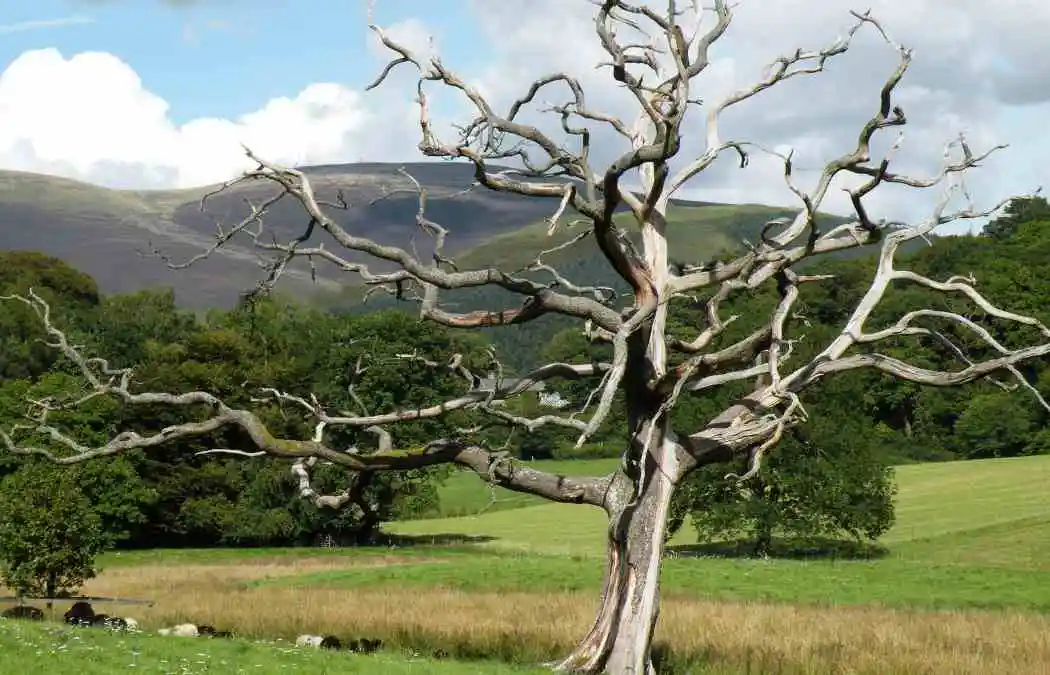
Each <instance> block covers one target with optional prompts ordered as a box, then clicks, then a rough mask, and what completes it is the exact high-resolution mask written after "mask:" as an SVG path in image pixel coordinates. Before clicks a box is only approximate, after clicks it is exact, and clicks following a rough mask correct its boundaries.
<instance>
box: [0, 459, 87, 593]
mask: <svg viewBox="0 0 1050 675" xmlns="http://www.w3.org/2000/svg"><path fill="white" fill-rule="evenodd" d="M106 543H107V537H106V535H105V533H104V532H103V530H102V524H101V521H100V518H99V516H98V514H97V513H96V512H95V511H94V510H93V509H92V508H91V502H90V501H89V500H88V499H87V497H85V496H84V494H83V492H82V491H81V488H80V485H79V484H78V480H77V474H76V473H75V472H69V471H62V470H61V468H60V467H55V466H51V465H48V464H46V463H42V462H27V463H25V464H24V465H23V466H21V467H20V468H19V469H18V471H15V472H14V473H13V474H10V475H8V476H6V477H5V478H4V479H3V481H0V561H2V567H0V575H2V577H3V581H4V584H5V585H6V586H7V587H9V588H12V589H15V590H16V592H17V593H18V594H19V595H25V596H33V595H35V596H44V597H48V598H54V597H58V596H61V595H67V594H71V593H73V592H75V591H76V590H77V589H79V588H80V587H81V586H82V585H83V583H84V582H85V581H86V580H88V579H91V578H93V577H94V576H95V574H96V572H97V569H96V567H95V558H96V557H97V556H98V554H99V553H101V552H102V551H103V550H104V549H105V547H106Z"/></svg>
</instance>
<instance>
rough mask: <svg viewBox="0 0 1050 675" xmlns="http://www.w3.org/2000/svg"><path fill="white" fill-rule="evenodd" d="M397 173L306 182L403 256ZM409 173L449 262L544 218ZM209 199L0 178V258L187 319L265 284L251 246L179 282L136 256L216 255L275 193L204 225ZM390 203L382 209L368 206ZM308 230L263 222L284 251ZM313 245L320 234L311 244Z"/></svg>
mask: <svg viewBox="0 0 1050 675" xmlns="http://www.w3.org/2000/svg"><path fill="white" fill-rule="evenodd" d="M400 166H402V165H396V164H350V165H336V166H319V167H310V168H307V169H305V171H306V172H307V173H308V174H309V175H311V178H312V180H313V183H314V186H315V189H316V192H317V194H318V197H319V198H321V199H325V200H334V198H335V196H336V194H337V192H339V191H342V192H343V194H344V197H345V199H346V201H347V202H349V203H350V205H351V208H350V209H349V210H346V211H335V212H334V213H333V217H335V218H336V219H337V220H338V221H339V222H340V224H341V225H343V226H345V227H347V228H348V229H349V230H350V231H352V232H355V233H359V234H362V235H364V236H367V237H370V238H373V239H376V240H377V241H380V242H381V243H390V244H400V245H404V246H408V245H410V244H411V242H412V240H413V239H414V238H417V239H418V238H420V235H419V233H418V229H417V227H416V225H415V219H414V218H415V213H416V209H417V198H416V195H415V194H414V193H413V192H412V191H411V183H410V182H409V181H408V180H407V179H406V178H404V177H403V176H401V175H398V174H397V170H398V168H399V167H400ZM404 166H405V168H406V169H407V170H409V171H410V172H411V173H412V175H413V176H415V177H416V178H417V179H418V180H419V181H420V182H421V183H422V184H423V185H425V186H426V187H427V189H428V193H429V205H428V216H429V217H430V218H432V219H434V220H437V221H439V222H444V223H449V224H452V223H454V224H455V226H454V227H451V229H452V230H453V232H452V235H451V236H450V237H449V241H448V250H449V252H451V253H456V252H458V251H461V250H463V249H466V248H469V247H471V246H474V245H477V244H479V243H481V242H483V241H485V240H486V239H487V238H489V237H491V236H493V235H497V234H500V233H503V232H508V231H512V230H514V229H517V228H519V227H522V226H524V225H527V224H529V223H533V222H535V221H537V220H539V219H540V218H542V217H543V216H545V215H547V214H548V213H549V208H550V206H551V205H550V204H549V203H547V202H538V201H537V200H530V199H523V198H521V197H517V196H514V195H501V194H495V193H491V192H488V191H484V190H473V191H470V192H468V193H466V194H463V190H464V188H466V187H468V186H469V185H470V184H471V181H472V178H473V176H472V173H471V171H470V169H469V168H468V167H466V166H463V165H459V164H449V163H440V164H439V163H420V164H409V165H404ZM214 188H215V186H204V187H200V188H193V189H186V190H156V191H130V190H111V189H107V188H102V187H97V186H93V185H88V184H85V183H81V182H78V181H73V180H68V179H64V178H57V177H54V176H44V175H40V174H32V173H24V172H16V171H0V250H35V251H40V252H42V253H46V254H49V255H54V256H56V257H58V258H61V259H62V260H64V261H66V262H67V263H69V264H70V265H72V266H73V267H75V268H77V269H79V270H82V271H84V272H86V273H88V274H90V275H91V276H92V277H94V278H95V279H96V281H98V283H99V287H100V289H101V290H102V291H103V292H104V293H120V292H127V291H134V290H138V289H141V288H143V287H147V286H156V285H163V286H171V287H173V288H174V289H175V292H176V298H177V300H178V302H179V304H180V305H182V306H184V307H191V308H206V307H215V306H220V307H221V306H230V305H231V304H233V303H234V302H235V301H236V299H237V297H238V295H239V294H240V293H241V292H243V291H244V290H247V289H250V288H251V287H252V286H253V285H254V284H255V283H256V282H258V281H259V280H260V279H261V278H262V275H263V272H262V270H261V269H260V268H259V264H258V263H259V258H258V257H257V256H256V254H255V252H253V251H252V249H251V244H250V241H248V240H247V238H242V239H241V240H240V243H239V244H238V245H235V246H229V247H227V248H224V249H223V250H220V251H218V252H216V254H215V255H214V257H213V258H212V259H210V260H203V261H200V262H198V263H197V264H195V265H194V266H193V267H191V268H189V269H186V270H180V271H174V270H170V269H168V268H167V267H166V266H165V265H164V264H163V262H161V261H160V260H158V259H156V258H153V257H145V256H143V255H142V254H141V253H140V252H139V251H148V250H149V249H150V246H151V243H152V245H154V246H156V247H157V248H159V249H160V250H161V251H162V252H163V253H165V254H166V255H168V256H170V257H171V258H172V259H173V260H174V261H176V262H178V261H182V260H185V259H187V258H189V257H191V256H193V255H195V254H198V253H200V252H202V251H204V250H206V248H207V247H208V246H210V245H211V243H212V242H213V237H214V235H215V232H216V224H219V223H221V224H222V225H223V226H224V227H229V226H231V225H233V224H235V223H236V222H238V221H239V220H240V219H242V218H244V217H246V216H247V215H248V213H249V212H250V211H249V206H248V205H247V204H246V203H245V200H250V201H252V202H253V203H256V204H257V203H259V202H261V201H262V200H264V199H266V198H267V197H270V196H272V195H273V194H275V192H276V188H275V186H274V185H272V184H269V183H263V182H256V183H249V184H244V185H238V186H236V187H234V188H232V189H230V190H228V191H227V192H224V193H222V194H219V195H217V196H215V197H213V198H211V199H209V200H208V203H207V207H208V208H207V211H206V212H203V213H202V212H201V211H200V208H199V206H200V199H201V197H202V196H203V195H204V194H206V193H207V192H209V191H211V190H213V189H214ZM391 191H393V194H391V195H390V196H388V197H387V198H385V199H383V200H381V201H379V202H378V203H375V204H370V202H373V200H376V199H377V198H379V197H381V196H383V195H384V194H386V193H388V192H391ZM305 224H306V222H305V219H304V218H303V214H302V212H301V210H299V209H298V208H296V206H295V204H294V203H293V201H292V200H290V199H289V200H287V202H286V203H282V204H279V205H278V206H276V207H274V208H273V209H271V211H270V213H269V214H268V215H267V218H266V227H267V230H268V231H270V232H273V233H275V234H276V235H277V236H278V238H279V239H288V238H290V237H291V236H295V235H296V234H298V233H300V232H302V230H303V229H304V227H305ZM320 240H321V236H320V235H317V234H315V235H314V237H313V238H312V239H311V241H314V242H316V241H320ZM235 241H236V240H235ZM421 245H424V244H422V243H421ZM336 279H338V281H336ZM344 283H346V279H345V277H339V276H338V274H337V273H336V272H335V271H334V270H332V269H331V268H329V267H326V266H324V265H319V266H318V283H317V284H313V283H312V282H311V281H310V275H309V272H308V270H307V268H306V267H305V265H304V264H300V265H298V266H296V267H294V268H293V269H291V270H290V273H289V274H287V275H286V277H285V279H284V280H283V282H282V284H280V285H279V288H281V289H282V290H285V291H288V292H291V293H293V294H296V295H300V296H303V295H312V294H314V293H317V292H319V291H323V290H327V291H336V290H338V289H339V288H340V286H341V285H342V284H344Z"/></svg>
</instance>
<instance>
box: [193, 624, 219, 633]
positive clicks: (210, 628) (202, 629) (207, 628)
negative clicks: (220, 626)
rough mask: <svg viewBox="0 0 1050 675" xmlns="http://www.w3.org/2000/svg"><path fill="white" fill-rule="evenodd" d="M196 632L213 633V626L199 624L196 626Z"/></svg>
mask: <svg viewBox="0 0 1050 675" xmlns="http://www.w3.org/2000/svg"><path fill="white" fill-rule="evenodd" d="M197 634H198V635H215V626H209V625H207V624H202V625H199V626H197Z"/></svg>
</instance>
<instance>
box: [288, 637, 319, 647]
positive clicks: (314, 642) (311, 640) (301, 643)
mask: <svg viewBox="0 0 1050 675" xmlns="http://www.w3.org/2000/svg"><path fill="white" fill-rule="evenodd" d="M323 641H324V638H323V637H321V636H320V635H300V636H299V637H297V638H296V639H295V646H296V647H320V646H321V642H323Z"/></svg>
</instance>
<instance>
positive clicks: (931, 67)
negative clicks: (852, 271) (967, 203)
mask: <svg viewBox="0 0 1050 675" xmlns="http://www.w3.org/2000/svg"><path fill="white" fill-rule="evenodd" d="M651 4H652V6H653V7H654V8H655V9H659V6H662V3H651ZM853 4H854V3H852V0H826V1H825V2H820V3H813V2H811V1H808V0H775V1H773V0H770V1H767V2H754V1H745V2H742V3H736V6H735V10H734V14H735V17H734V21H733V25H732V26H731V27H730V29H729V31H728V32H727V33H726V35H725V36H724V38H723V39H722V40H720V41H719V42H718V43H717V44H716V45H715V47H714V49H713V50H712V63H711V65H710V67H709V68H708V70H707V71H706V72H705V73H704V74H703V75H702V76H701V78H700V79H699V82H698V95H699V97H700V98H702V99H703V100H705V101H707V102H714V101H717V100H718V99H720V98H721V97H723V96H724V95H725V94H726V93H728V92H730V91H734V90H736V89H738V88H741V87H744V86H747V85H749V84H751V83H753V82H755V81H757V80H758V79H759V78H760V77H761V75H762V72H763V67H764V66H765V65H766V64H768V63H770V62H771V61H772V60H773V59H774V58H776V57H777V56H780V55H785V54H790V53H792V52H793V51H794V50H795V49H796V48H798V47H802V48H804V49H807V50H816V49H819V48H821V47H825V46H828V45H830V44H831V43H833V42H834V41H835V39H836V37H839V36H842V35H844V34H845V31H846V30H847V29H848V28H849V26H850V25H852V23H853V22H854V21H855V20H854V18H853V17H852V16H850V14H849V10H850V9H853V8H854V7H853ZM869 5H870V6H871V8H872V14H873V15H874V16H876V17H878V18H879V19H880V20H881V21H882V22H883V23H884V25H885V26H886V28H887V29H888V31H889V32H890V34H891V36H892V37H893V38H894V39H895V40H896V41H898V42H900V43H902V44H903V45H905V46H906V47H910V48H913V49H914V53H915V60H914V61H913V63H912V67H911V68H910V70H909V72H908V75H907V76H906V78H905V80H904V82H903V83H902V85H901V86H899V87H898V89H897V97H896V101H897V102H898V103H900V104H901V105H902V106H903V107H904V109H905V112H906V114H907V115H908V118H909V124H908V126H907V127H906V130H905V142H904V145H903V148H902V150H901V151H900V153H898V155H897V156H896V165H895V166H896V168H897V169H898V170H906V171H908V172H910V173H917V174H920V175H928V174H930V173H932V172H934V171H936V170H937V168H938V164H939V162H940V160H941V155H942V150H943V144H944V143H945V142H946V141H948V140H949V139H951V138H953V137H954V136H955V135H956V134H957V133H959V132H964V133H965V134H966V135H967V138H968V139H969V140H970V142H971V144H972V146H973V147H974V148H975V149H981V148H988V147H990V146H992V145H996V144H999V143H1010V144H1012V145H1013V147H1012V148H1010V149H1009V150H1008V153H1006V154H1003V155H1000V156H998V157H997V158H994V159H991V160H989V162H988V163H987V168H985V169H983V170H980V171H977V172H975V173H973V174H972V177H971V178H970V179H969V180H970V186H971V187H972V188H974V189H973V192H974V193H975V195H977V196H979V197H982V198H983V199H982V200H981V202H982V203H984V204H991V203H994V202H995V201H997V200H998V199H1000V198H1002V197H1005V196H1008V195H1010V194H1016V193H1018V192H1020V191H1023V190H1029V189H1031V188H1033V187H1035V184H1036V182H1037V181H1034V180H1033V178H1032V173H1033V172H1032V167H1033V166H1037V164H1036V161H1035V159H1036V154H1035V153H1034V152H1033V151H1030V150H1029V149H1028V148H1029V147H1032V144H1033V143H1032V142H1033V134H1041V131H1037V129H1038V122H1037V120H1039V119H1040V118H1041V117H1042V116H1043V115H1045V110H1046V108H1047V107H1050V105H1047V102H1050V59H1046V58H1045V47H1043V46H1042V36H1041V33H1040V30H1039V29H1038V28H1037V26H1038V25H1042V24H1045V23H1046V22H1048V21H1050V5H1047V4H1046V3H1040V2H1034V1H1032V2H1024V1H1021V2H1017V3H1010V4H1008V5H1004V6H1003V7H998V6H997V7H996V8H995V11H989V8H988V6H987V5H986V4H985V3H978V2H976V0H972V1H971V0H964V1H962V2H958V1H956V0H914V1H913V2H909V3H902V2H899V1H898V0H875V1H874V2H871V3H869ZM472 6H473V8H474V11H475V12H476V13H477V15H478V16H479V21H480V25H481V27H482V30H483V32H484V34H485V35H486V36H487V37H488V38H489V39H490V40H491V41H492V43H493V45H494V54H493V55H492V57H491V58H490V62H489V65H488V67H487V68H486V69H485V70H484V72H483V73H482V74H481V75H480V76H479V80H478V81H479V83H480V86H481V87H482V89H483V90H484V91H486V92H487V93H488V94H490V95H491V96H493V97H494V98H496V99H498V100H501V101H503V102H509V101H510V100H513V99H514V98H516V97H517V96H518V95H520V93H522V91H523V87H522V85H521V81H522V80H523V79H524V80H526V81H527V80H528V79H531V78H533V77H536V76H538V75H540V74H543V73H545V72H549V71H565V72H568V73H570V74H573V75H576V76H577V77H579V78H580V79H581V80H583V81H584V82H585V84H586V86H587V90H588V103H589V105H590V106H591V107H593V108H596V109H601V110H602V111H604V112H609V113H613V114H617V115H621V116H626V117H625V119H628V120H629V119H631V117H633V110H634V109H633V107H632V105H631V101H630V99H628V98H625V97H624V96H623V91H622V89H620V88H618V85H617V84H616V83H614V82H613V81H612V78H610V77H609V76H608V70H605V71H596V70H594V64H595V63H597V62H598V61H601V60H607V59H608V57H607V56H606V55H605V54H604V53H602V52H601V50H600V47H599V46H598V45H597V43H596V41H595V39H594V34H593V24H592V21H591V18H592V12H593V8H592V7H590V6H588V5H587V4H586V3H579V4H577V3H565V2H558V1H557V0H527V1H526V0H505V1H504V2H501V3H490V2H483V1H482V0H474V2H473V3H472ZM712 21H713V16H710V15H709V17H708V23H707V25H711V22H712ZM566 45H572V47H573V48H572V49H567V48H566ZM896 63H897V55H896V53H895V52H894V50H893V49H892V48H891V47H889V46H888V45H887V44H886V43H885V42H884V41H883V40H882V39H881V38H880V37H879V36H878V34H877V33H876V32H875V31H873V30H870V29H865V30H862V31H861V33H860V34H859V35H858V37H857V38H856V39H855V41H854V43H853V45H852V47H851V49H850V52H849V53H848V54H846V55H843V56H841V57H838V58H837V59H836V60H835V61H834V62H833V63H831V64H830V65H829V67H828V69H827V71H826V72H825V73H822V74H820V75H819V76H816V77H806V78H798V79H795V80H792V81H791V82H788V83H785V84H783V85H778V86H777V87H775V88H773V89H771V90H769V91H767V92H763V93H762V94H760V95H759V96H757V97H756V98H754V99H753V100H751V101H748V102H745V103H743V104H741V105H740V106H738V107H735V108H734V109H732V110H731V111H729V112H727V113H726V115H725V117H724V119H723V122H722V124H721V125H720V126H721V130H722V136H723V138H734V139H748V140H753V141H756V142H760V143H763V144H765V145H767V146H773V145H776V146H779V147H782V148H791V149H793V150H794V151H795V158H796V162H795V167H796V177H797V179H798V182H800V183H801V184H802V185H803V186H806V185H810V184H812V183H813V182H814V181H815V180H816V178H817V175H818V173H817V170H818V169H819V168H821V167H822V166H823V165H824V164H825V163H826V162H827V161H828V160H830V159H832V158H833V157H836V156H838V155H841V154H843V153H845V152H847V151H849V150H850V149H852V147H853V145H854V144H855V142H856V137H857V133H858V131H859V130H860V128H861V125H862V124H863V123H864V122H865V121H866V120H867V119H868V118H869V117H870V116H871V115H872V114H873V113H874V112H875V110H876V109H877V107H878V103H879V99H878V93H879V89H880V88H881V86H882V84H883V82H884V81H885V79H886V77H887V76H888V75H889V74H890V73H891V72H892V71H893V70H894V68H895V66H896ZM1022 64H1024V67H1023V68H1022V67H1020V66H1021V65H1022ZM1044 71H1045V72H1044ZM511 74H513V76H510V75H511ZM551 96H553V94H552V95H551ZM1020 103H1025V104H1028V105H1029V106H1030V107H1029V108H1028V109H1027V110H1026V111H1024V112H1021V113H1019V114H1013V115H1004V111H1011V110H1016V106H1017V104H1020ZM1036 106H1041V109H1040V107H1036ZM696 113H699V114H695V113H694V115H693V116H692V120H691V124H690V125H689V126H688V127H687V128H686V129H685V140H684V146H683V150H682V153H681V155H682V156H683V157H689V156H692V155H695V154H696V153H697V152H700V151H702V149H703V135H704V127H703V111H702V110H700V111H696ZM532 119H533V120H535V119H538V118H537V117H533V118H532ZM1019 121H1020V122H1021V123H1020V124H1019V123H1018V122H1019ZM548 128H551V127H548ZM884 133H885V132H884ZM605 140H606V143H604V144H603V145H602V147H601V148H600V149H599V151H598V152H597V153H595V155H596V156H600V157H601V158H602V159H604V160H610V159H611V158H613V157H614V156H615V154H616V153H618V152H622V151H623V150H625V149H626V146H625V143H623V142H622V141H619V142H618V141H617V139H615V138H613V137H612V136H611V135H609V136H606V137H605ZM894 140H896V137H895V135H893V131H892V130H891V131H890V133H885V135H884V136H883V139H882V140H881V141H880V142H879V143H878V144H877V145H876V147H875V150H876V152H879V151H884V150H885V149H887V148H888V146H889V145H890V144H891V143H892V142H893V141H894ZM1042 145H1044V146H1045V143H1042ZM1044 149H1045V148H1044ZM1021 166H1027V167H1028V170H1027V171H1022V170H1020V169H1019V168H1018V167H1021ZM1036 171H1042V170H1041V169H1038V168H1037V169H1036ZM779 173H780V166H779V163H778V162H777V161H775V160H773V159H771V158H762V157H759V156H756V157H755V158H754V161H753V162H752V164H751V165H750V166H749V167H748V168H747V169H746V170H739V169H737V168H736V166H735V162H734V161H733V160H732V159H731V158H726V160H725V161H719V162H718V163H716V164H715V165H714V166H713V167H711V169H710V170H709V171H708V172H706V173H705V174H704V175H703V176H702V177H701V179H700V180H697V181H696V182H695V183H694V184H693V185H692V187H693V190H691V191H690V193H689V196H691V197H694V198H697V199H716V200H730V201H738V202H739V201H747V202H771V203H794V201H793V200H794V197H793V196H792V195H791V193H790V192H789V191H788V190H787V188H786V187H785V186H784V184H783V181H782V180H781V179H780V178H779ZM1019 174H1024V175H1025V183H1024V184H1023V185H1022V184H1019V183H1018V181H1017V178H1018V175H1019ZM1044 177H1045V172H1044ZM847 184H848V183H846V182H840V183H839V184H838V185H837V186H836V187H842V186H845V185H847ZM873 197H874V199H872V200H870V202H869V203H871V204H872V205H873V206H875V207H876V209H877V211H878V212H879V215H885V216H886V217H888V218H891V219H903V218H914V217H916V216H918V215H925V213H926V212H927V211H928V209H929V206H930V203H931V202H932V200H933V199H934V198H935V195H933V194H929V195H922V196H918V195H915V193H914V191H912V192H911V193H910V194H908V195H905V194H902V191H900V190H893V189H887V190H883V191H881V193H878V194H877V195H873ZM825 207H830V208H831V210H834V211H839V212H846V211H848V210H849V205H848V200H847V198H846V195H845V193H844V192H843V191H841V190H837V189H834V190H833V191H832V193H831V195H830V196H829V198H828V201H826V202H825Z"/></svg>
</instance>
